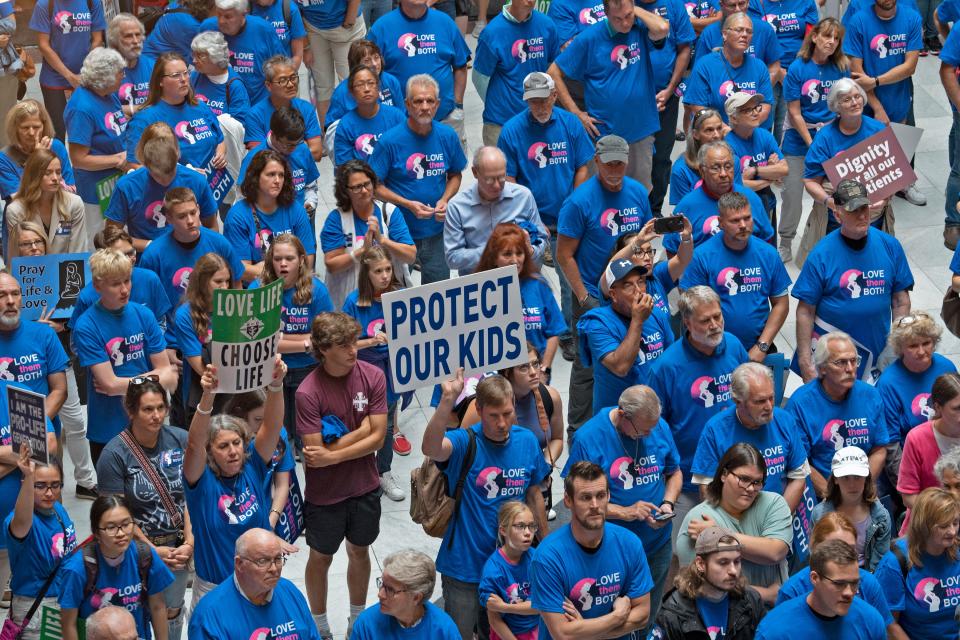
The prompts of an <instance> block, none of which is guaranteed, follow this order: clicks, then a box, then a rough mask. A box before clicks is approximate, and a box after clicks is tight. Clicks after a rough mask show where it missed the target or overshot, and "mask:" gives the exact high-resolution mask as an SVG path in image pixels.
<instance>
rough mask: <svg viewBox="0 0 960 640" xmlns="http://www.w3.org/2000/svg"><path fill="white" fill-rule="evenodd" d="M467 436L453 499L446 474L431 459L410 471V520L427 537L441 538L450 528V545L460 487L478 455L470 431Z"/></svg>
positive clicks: (459, 497) (475, 439)
mask: <svg viewBox="0 0 960 640" xmlns="http://www.w3.org/2000/svg"><path fill="white" fill-rule="evenodd" d="M467 434H468V436H469V444H468V445H467V455H466V456H465V457H464V461H463V467H462V468H461V469H460V477H459V478H458V479H457V486H456V487H455V489H454V491H453V496H451V495H450V487H449V485H448V483H447V477H446V475H445V474H444V473H443V472H442V471H441V470H440V467H438V466H437V463H436V462H434V461H433V460H431V459H430V458H424V459H423V463H422V464H421V465H420V466H419V467H417V468H416V469H414V470H413V471H411V472H410V518H411V519H412V520H413V521H414V522H416V523H417V524H419V525H420V526H422V527H423V530H424V532H425V533H426V534H427V535H428V536H431V537H434V538H442V537H443V536H444V534H445V533H446V532H447V528H448V527H450V537H449V538H448V539H447V544H448V545H450V544H453V538H454V535H456V521H457V517H456V516H457V513H458V512H459V511H460V499H461V498H462V497H463V485H464V482H466V479H467V472H469V471H470V467H471V466H473V461H474V458H475V457H476V454H477V436H476V434H475V433H474V432H473V429H467Z"/></svg>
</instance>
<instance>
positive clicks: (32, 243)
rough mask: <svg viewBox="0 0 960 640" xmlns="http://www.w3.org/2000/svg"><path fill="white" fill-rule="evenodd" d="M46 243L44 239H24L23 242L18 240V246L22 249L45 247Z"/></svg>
mask: <svg viewBox="0 0 960 640" xmlns="http://www.w3.org/2000/svg"><path fill="white" fill-rule="evenodd" d="M46 244H47V243H46V242H45V241H43V240H24V241H23V242H18V243H17V246H18V247H20V248H21V249H33V248H35V247H44V246H46Z"/></svg>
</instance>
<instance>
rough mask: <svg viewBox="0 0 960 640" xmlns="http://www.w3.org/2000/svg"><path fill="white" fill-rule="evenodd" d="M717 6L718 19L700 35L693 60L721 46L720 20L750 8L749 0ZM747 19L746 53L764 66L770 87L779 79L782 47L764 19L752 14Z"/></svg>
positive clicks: (724, 0)
mask: <svg viewBox="0 0 960 640" xmlns="http://www.w3.org/2000/svg"><path fill="white" fill-rule="evenodd" d="M719 4H720V13H719V14H718V15H719V19H718V20H716V21H715V22H711V23H710V24H709V25H707V27H706V28H704V30H703V31H702V32H701V33H700V38H699V39H698V40H697V46H696V51H695V53H694V60H697V61H699V60H702V59H703V58H704V57H705V56H706V55H707V54H709V53H710V52H711V51H714V50H716V49H717V48H718V47H720V46H722V45H723V23H724V21H725V20H726V19H727V18H728V17H730V16H732V15H733V14H735V13H742V12H745V11H747V10H748V9H749V8H750V0H720V3H719ZM749 18H750V24H751V27H752V29H753V38H752V39H751V41H750V46H749V47H747V51H746V53H747V55H750V56H753V57H755V58H757V59H758V60H760V61H761V62H762V63H763V64H765V65H766V66H767V69H768V71H769V73H770V84H771V85H773V84H775V83H776V81H777V79H778V78H779V77H780V71H781V67H780V58H781V57H783V47H781V46H780V41H779V40H778V39H777V33H776V31H775V30H774V28H773V27H771V26H770V25H769V24H768V23H767V21H766V20H764V19H763V18H759V17H756V16H753V15H750V16H749Z"/></svg>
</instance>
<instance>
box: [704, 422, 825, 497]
mask: <svg viewBox="0 0 960 640" xmlns="http://www.w3.org/2000/svg"><path fill="white" fill-rule="evenodd" d="M738 442H746V443H749V444H752V445H753V446H755V447H756V448H757V450H759V451H760V453H761V454H762V455H763V459H764V462H766V464H767V480H766V482H765V483H764V485H763V490H764V491H770V492H771V493H779V494H780V495H783V488H784V487H785V486H786V484H787V482H788V481H789V479H788V478H787V473H789V472H790V471H793V470H794V469H797V468H799V467H802V466H803V463H804V462H805V461H806V459H807V450H806V448H805V447H804V444H803V440H802V439H801V438H800V434H799V432H798V427H797V421H796V420H794V418H793V415H791V414H790V413H789V412H787V411H785V410H783V409H781V408H779V407H774V409H773V419H772V420H770V422H768V423H767V424H765V425H762V426H760V427H758V428H756V429H750V428H747V427H745V426H744V425H743V423H742V422H740V419H739V418H738V417H737V410H736V408H735V407H729V408H727V409H724V410H723V411H721V412H720V413H718V414H716V415H715V416H713V417H712V418H710V420H708V421H707V424H706V425H704V427H703V433H701V434H700V442H699V443H698V444H697V450H696V453H695V454H694V456H693V464H692V465H691V467H690V470H691V471H692V472H693V473H694V474H695V475H698V476H705V477H708V478H711V479H712V478H713V476H714V474H716V472H717V466H718V465H719V464H720V458H722V457H723V454H725V453H726V452H727V449H729V448H730V447H732V446H733V445H735V444H737V443H738Z"/></svg>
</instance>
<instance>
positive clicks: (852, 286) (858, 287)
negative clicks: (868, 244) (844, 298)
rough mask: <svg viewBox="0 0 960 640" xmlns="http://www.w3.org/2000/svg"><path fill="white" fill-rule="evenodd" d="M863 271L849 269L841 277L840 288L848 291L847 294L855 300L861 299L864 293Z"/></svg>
mask: <svg viewBox="0 0 960 640" xmlns="http://www.w3.org/2000/svg"><path fill="white" fill-rule="evenodd" d="M863 286H864V282H863V271H859V270H857V269H849V270H847V271H844V272H843V275H842V276H840V288H841V289H844V290H846V292H847V294H848V295H849V296H850V297H851V298H853V299H856V298H859V297H860V294H861V293H863Z"/></svg>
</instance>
